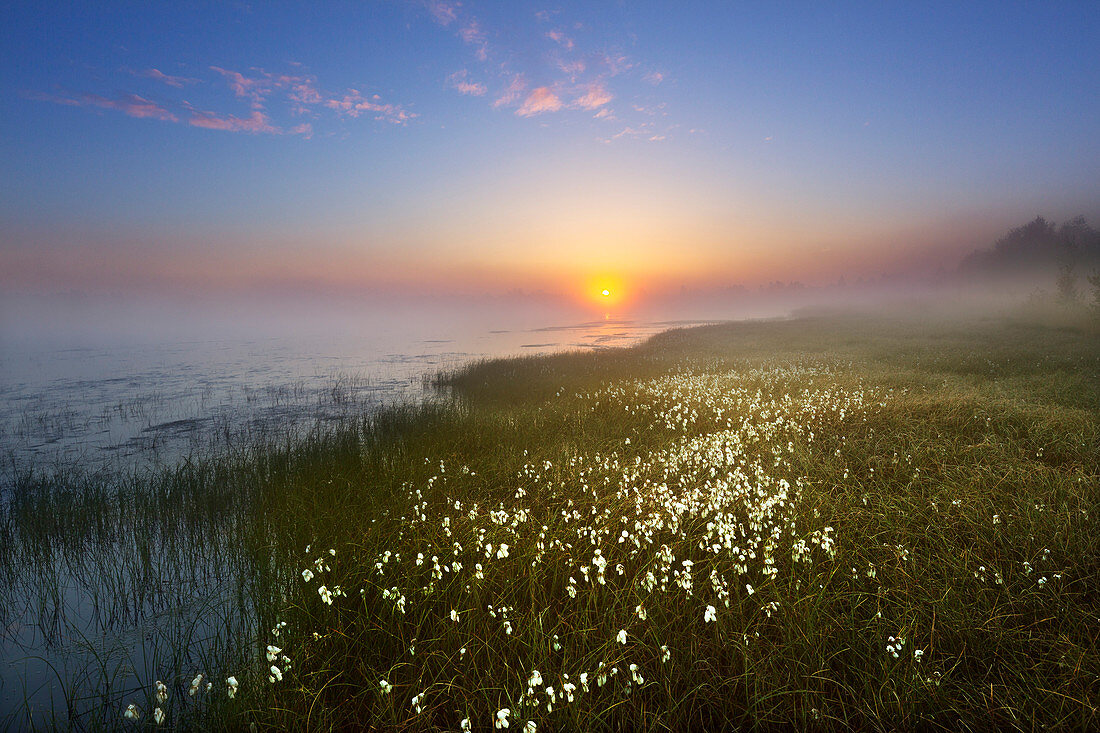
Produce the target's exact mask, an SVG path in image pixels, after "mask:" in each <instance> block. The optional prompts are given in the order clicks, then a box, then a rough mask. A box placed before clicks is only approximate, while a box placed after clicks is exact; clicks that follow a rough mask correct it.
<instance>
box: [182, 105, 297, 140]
mask: <svg viewBox="0 0 1100 733" xmlns="http://www.w3.org/2000/svg"><path fill="white" fill-rule="evenodd" d="M187 124H189V125H191V126H192V127H202V128H204V129H207V130H223V131H225V132H249V133H252V134H254V135H255V134H259V133H266V134H269V135H278V134H279V133H281V132H282V130H280V129H279V128H277V127H275V126H274V125H272V124H271V121H270V120H269V119H268V117H267V115H265V114H264V113H263V112H261V111H260V110H258V109H257V110H253V111H252V114H251V115H250V116H248V117H246V118H244V119H242V118H240V117H235V116H233V115H228V116H226V117H219V116H218V115H216V114H214V113H213V112H203V111H198V110H195V111H194V112H193V113H192V115H191V118H190V119H188V120H187Z"/></svg>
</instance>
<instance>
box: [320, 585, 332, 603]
mask: <svg viewBox="0 0 1100 733" xmlns="http://www.w3.org/2000/svg"><path fill="white" fill-rule="evenodd" d="M317 594H318V595H319V596H321V600H322V601H324V602H325V603H327V604H328V605H330V606H331V605H332V593H330V592H329V589H328V588H326V587H325V586H323V585H322V586H321V587H320V588H318V589H317Z"/></svg>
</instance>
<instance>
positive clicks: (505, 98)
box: [493, 74, 527, 107]
mask: <svg viewBox="0 0 1100 733" xmlns="http://www.w3.org/2000/svg"><path fill="white" fill-rule="evenodd" d="M526 90H527V79H526V78H524V76H523V74H516V75H514V76H513V77H512V79H511V81H509V82H508V86H506V87H505V88H504V91H503V92H502V93H501V94H500V96H498V97H497V98H496V99H495V100H494V101H493V107H511V106H512V105H513V104H515V103H516V102H518V101H519V100H520V99H521V98H522V97H523V92H524V91H526Z"/></svg>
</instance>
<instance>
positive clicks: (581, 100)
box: [573, 81, 614, 109]
mask: <svg viewBox="0 0 1100 733" xmlns="http://www.w3.org/2000/svg"><path fill="white" fill-rule="evenodd" d="M612 99H614V97H612V96H611V94H610V93H609V92H608V91H607V89H605V88H604V85H603V83H602V82H599V81H596V82H592V83H591V84H589V85H588V89H587V90H586V91H585V93H584V95H583V96H581V97H578V98H577V99H575V100H573V106H574V107H579V108H581V109H598V108H600V107H602V106H604V105H605V104H607V103H608V102H610V101H611V100H612Z"/></svg>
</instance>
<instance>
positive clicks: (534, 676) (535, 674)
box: [527, 669, 542, 687]
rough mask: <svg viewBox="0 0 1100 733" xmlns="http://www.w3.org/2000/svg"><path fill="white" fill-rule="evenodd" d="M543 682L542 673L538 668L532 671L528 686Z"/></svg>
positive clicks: (536, 685) (535, 685)
mask: <svg viewBox="0 0 1100 733" xmlns="http://www.w3.org/2000/svg"><path fill="white" fill-rule="evenodd" d="M541 684H542V673H541V672H539V671H538V670H537V669H536V670H532V671H531V676H530V677H529V678H528V679H527V686H528V687H538V686H539V685H541Z"/></svg>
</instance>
